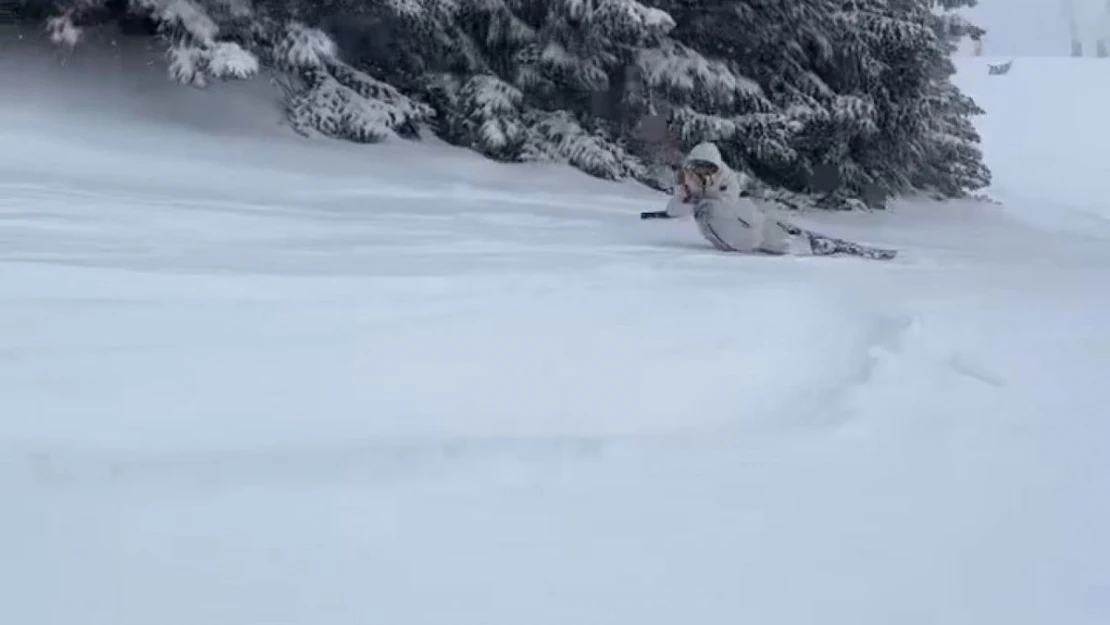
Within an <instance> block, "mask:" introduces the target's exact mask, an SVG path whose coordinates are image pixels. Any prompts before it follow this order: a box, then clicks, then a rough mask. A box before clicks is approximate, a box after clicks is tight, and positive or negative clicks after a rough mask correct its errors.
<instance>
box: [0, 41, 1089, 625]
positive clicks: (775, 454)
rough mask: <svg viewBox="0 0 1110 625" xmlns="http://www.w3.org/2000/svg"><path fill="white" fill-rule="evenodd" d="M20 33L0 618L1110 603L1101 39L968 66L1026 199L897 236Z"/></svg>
mask: <svg viewBox="0 0 1110 625" xmlns="http://www.w3.org/2000/svg"><path fill="white" fill-rule="evenodd" d="M3 43H4V44H5V45H6V46H8V47H7V48H5V49H3V50H0V72H3V74H4V75H5V76H6V77H10V83H9V84H7V85H6V88H5V90H4V91H2V92H0V108H2V109H3V111H4V113H5V114H4V115H3V116H0V263H2V265H0V268H2V270H0V328H3V329H4V333H3V335H2V338H0V500H2V501H3V502H4V512H3V514H2V515H0V622H4V623H20V624H21V625H47V624H49V625H55V624H64V625H133V624H134V625H149V624H151V623H157V624H158V625H178V624H180V625H197V624H199V623H204V624H212V625H246V624H259V625H261V624H266V625H271V624H275V623H281V624H290V625H299V624H306V625H309V624H311V625H347V624H356V623H377V622H392V623H406V624H408V623H412V624H417V623H428V624H431V623H445V622H452V623H459V624H483V625H495V624H500V623H506V624H508V623H531V624H538V625H543V624H549V623H550V624H564V623H571V622H574V623H637V624H640V625H649V624H655V623H659V624H664V623H666V624H671V623H679V622H687V623H726V622H727V623H746V622H753V623H769V624H787V625H793V624H803V623H806V624H808V623H824V624H840V623H843V624H852V625H859V624H870V623H875V624H880V623H882V624H887V623H945V624H956V623H968V624H981V623H1007V624H1009V625H1019V624H1037V625H1041V624H1044V623H1066V624H1069V625H1072V624H1075V625H1078V624H1082V623H1102V622H1106V620H1107V618H1108V617H1110V592H1108V590H1110V588H1108V581H1107V580H1110V541H1107V540H1105V537H1104V534H1105V528H1106V527H1110V504H1107V503H1106V502H1107V501H1110V499H1108V498H1107V495H1108V494H1110V493H1108V492H1107V486H1108V485H1110V479H1108V474H1107V464H1108V461H1107V459H1106V458H1107V456H1106V449H1107V446H1108V444H1110V423H1108V422H1107V419H1106V418H1105V417H1106V415H1107V410H1106V408H1105V406H1106V405H1107V399H1108V398H1110V391H1108V390H1107V388H1106V385H1105V372H1106V371H1108V370H1110V325H1108V321H1107V319H1110V296H1108V295H1107V291H1106V288H1105V286H1104V285H1106V284H1110V245H1108V243H1110V221H1107V220H1108V219H1110V210H1108V209H1106V208H1105V203H1104V202H1102V201H1101V200H1102V198H1105V197H1107V194H1108V192H1110V178H1108V177H1106V176H1099V175H1098V169H1097V167H1098V162H1097V150H1098V149H1100V148H1099V147H1098V146H1104V145H1106V143H1107V140H1110V131H1108V130H1107V129H1108V128H1110V127H1108V126H1107V125H1106V124H1100V123H1099V119H1100V118H1099V117H1098V116H1097V115H1096V112H1095V108H1096V101H1097V100H1098V99H1099V98H1103V97H1104V91H1103V90H1104V89H1105V87H1104V85H1106V84H1110V83H1108V82H1107V81H1106V80H1105V79H1104V77H1103V76H1102V73H1103V72H1105V71H1107V70H1106V69H1104V68H1103V67H1102V66H1100V65H1098V64H1096V63H1094V62H1083V61H1073V60H1070V59H1066V60H1055V61H1053V60H1037V59H1024V58H1019V59H1018V60H1017V62H1016V63H1015V67H1014V71H1013V72H1011V74H1010V75H1008V76H1004V77H998V76H991V77H988V76H987V72H986V67H987V63H989V62H990V61H991V60H990V59H970V60H965V61H962V65H961V68H962V70H963V73H962V74H961V77H960V79H961V83H962V84H964V85H965V86H966V87H967V88H968V89H969V91H971V92H972V93H973V94H974V95H976V96H977V97H979V98H980V99H981V101H982V103H983V104H984V105H985V106H987V107H988V108H990V109H991V114H990V115H989V116H988V117H986V118H984V119H982V120H981V122H982V123H981V127H982V129H983V133H984V138H985V141H986V142H987V149H988V157H989V158H990V160H991V164H992V165H993V166H994V168H995V173H996V187H995V188H994V189H992V190H991V192H992V194H994V195H995V196H996V197H998V198H1000V199H1002V200H1004V202H1005V203H1004V205H1001V206H996V205H990V204H974V203H956V204H952V205H935V204H929V203H909V202H907V203H904V204H900V205H899V206H897V207H896V208H895V209H894V210H892V211H890V212H889V213H886V214H870V215H865V214H850V215H806V216H804V218H803V219H802V222H803V223H805V224H806V225H808V226H812V227H815V228H820V229H822V230H824V231H827V232H829V233H830V234H834V235H842V236H850V237H852V238H855V239H858V240H861V241H864V242H873V243H879V244H884V245H893V246H897V247H899V248H900V249H901V250H902V252H903V253H902V254H901V255H900V256H899V258H898V259H897V260H895V261H893V262H890V263H878V262H864V261H857V260H851V259H812V258H809V259H805V258H802V259H799V258H757V257H735V256H727V255H721V254H718V253H716V252H714V251H712V250H711V249H709V248H708V246H707V245H706V244H705V243H704V242H702V241H701V240H700V239H699V238H698V235H697V233H696V229H695V228H694V227H693V226H692V225H691V224H685V225H683V224H674V223H658V222H641V221H639V220H638V219H636V213H637V212H638V211H640V210H649V209H656V208H658V207H659V205H660V204H661V202H662V201H663V199H664V198H662V197H660V196H658V195H656V194H653V193H651V192H649V191H646V190H644V189H642V188H638V187H636V186H633V185H621V184H613V183H605V182H601V181H598V180H594V179H590V178H588V177H586V176H583V175H581V174H577V173H573V172H571V171H569V170H566V169H563V168H559V167H554V166H547V165H543V166H541V165H534V164H533V165H526V166H503V165H497V164H493V163H490V162H488V161H484V160H482V159H480V158H478V157H475V156H473V155H470V154H468V153H467V152H465V151H460V150H455V149H451V148H447V147H445V146H442V145H439V144H437V143H436V142H434V141H429V142H428V143H427V144H424V145H408V144H405V143H403V142H399V141H391V142H388V143H387V144H385V145H379V146H373V147H366V146H357V145H353V144H345V143H341V142H331V141H326V140H309V139H304V138H301V137H297V136H296V135H294V134H293V133H292V132H291V131H288V130H287V129H285V128H283V127H281V126H280V125H279V119H280V112H279V111H278V109H277V107H276V106H272V105H267V102H268V100H267V98H270V97H271V96H272V94H270V93H268V89H269V87H268V86H267V85H266V83H265V82H264V81H262V80H256V81H253V82H248V83H224V84H217V85H213V86H212V87H211V88H210V90H208V91H205V92H197V91H194V90H185V88H183V87H178V86H174V85H172V84H170V83H169V82H168V81H166V80H165V77H164V73H163V70H162V69H161V68H160V67H158V66H156V65H152V66H150V67H148V66H146V65H144V64H143V63H142V62H140V61H135V60H134V57H128V56H113V55H112V54H111V53H107V52H104V51H103V50H101V51H99V52H98V51H97V49H95V48H94V49H87V50H85V51H84V56H81V54H80V52H75V54H77V56H74V57H72V58H70V59H69V61H68V62H67V64H65V65H64V66H57V65H56V63H55V61H54V58H53V55H52V54H53V53H51V52H44V50H47V48H39V47H36V44H33V43H30V42H21V43H19V44H13V43H11V42H10V41H4V42H3ZM120 45H121V46H124V45H127V44H124V43H121V44H120ZM80 50H81V48H80V47H79V48H78V51H80ZM17 52H18V54H17ZM98 54H99V55H100V56H98ZM151 54H152V55H153V57H156V56H157V52H156V51H155V52H152V53H151ZM153 57H152V58H153ZM129 59H130V60H129ZM131 63H134V65H129V64H131ZM175 89H177V90H184V91H174V90H175ZM1081 94H1082V95H1084V96H1089V99H1083V98H1081V97H1078V96H1079V95H1081ZM1057 111H1059V112H1062V114H1061V115H1057V114H1056V112H1057ZM1049 114H1051V115H1052V117H1051V120H1053V121H1052V123H1030V121H1029V120H1030V119H1037V120H1041V122H1045V121H1046V116H1047V115H1049ZM1100 204H1101V207H1100ZM1100 211H1101V212H1100Z"/></svg>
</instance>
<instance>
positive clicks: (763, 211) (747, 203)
mask: <svg viewBox="0 0 1110 625" xmlns="http://www.w3.org/2000/svg"><path fill="white" fill-rule="evenodd" d="M681 175H682V180H680V181H679V184H678V186H677V187H676V188H675V191H674V196H673V197H671V200H670V201H669V202H668V203H667V208H666V210H665V211H664V212H663V214H660V215H659V216H663V215H665V216H666V217H689V216H691V215H692V216H693V217H694V221H695V222H696V223H697V225H698V230H699V231H700V232H701V235H702V236H703V237H705V239H706V240H707V241H709V243H710V244H712V245H713V247H715V248H717V249H718V250H721V251H724V252H744V253H764V254H776V255H783V254H791V255H799V256H831V255H836V254H844V255H851V256H861V257H864V258H875V259H881V260H887V259H890V258H893V257H894V255H895V252H894V251H892V250H881V249H876V248H869V247H865V246H862V245H858V244H856V243H851V242H849V241H842V240H840V239H834V238H832V237H826V236H824V235H820V234H817V233H815V232H810V231H808V230H803V229H802V228H798V227H797V226H794V225H792V224H790V223H787V222H786V221H785V220H783V219H781V218H780V217H779V216H778V215H777V211H775V210H773V209H769V208H767V207H764V206H760V204H758V203H757V202H756V201H755V200H753V199H752V198H750V197H742V196H741V193H742V189H741V186H742V184H741V179H740V177H739V176H738V175H737V173H736V172H735V171H733V170H732V169H731V168H730V167H729V166H728V165H726V164H725V162H724V159H723V158H721V152H720V150H719V149H717V146H716V144H714V143H710V142H706V143H700V144H698V145H696V146H694V149H692V150H690V153H689V154H688V155H687V156H686V159H685V161H684V162H683V165H682V174H681ZM648 215H651V214H650V213H649V214H645V216H648Z"/></svg>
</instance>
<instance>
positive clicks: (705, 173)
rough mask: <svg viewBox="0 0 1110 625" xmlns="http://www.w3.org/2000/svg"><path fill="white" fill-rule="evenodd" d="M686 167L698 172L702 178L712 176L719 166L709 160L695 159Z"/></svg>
mask: <svg viewBox="0 0 1110 625" xmlns="http://www.w3.org/2000/svg"><path fill="white" fill-rule="evenodd" d="M686 169H687V170H689V171H690V172H692V173H695V174H697V175H698V176H699V177H701V178H710V177H712V176H714V175H716V174H717V169H718V168H717V166H716V165H714V164H713V163H710V162H709V161H693V162H691V163H690V164H689V165H687V166H686Z"/></svg>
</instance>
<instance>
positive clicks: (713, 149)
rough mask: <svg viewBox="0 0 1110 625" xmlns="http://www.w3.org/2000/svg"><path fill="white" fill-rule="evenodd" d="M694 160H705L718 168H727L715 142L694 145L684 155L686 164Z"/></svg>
mask: <svg viewBox="0 0 1110 625" xmlns="http://www.w3.org/2000/svg"><path fill="white" fill-rule="evenodd" d="M694 161H706V162H709V163H713V164H714V165H716V166H717V168H718V169H720V170H724V169H727V166H726V165H725V161H724V159H723V158H721V151H720V150H719V149H717V144H716V143H713V142H710V141H706V142H705V143H699V144H697V145H695V146H694V149H692V150H690V153H689V154H687V155H686V162H685V164H686V165H689V164H690V163H692V162H694Z"/></svg>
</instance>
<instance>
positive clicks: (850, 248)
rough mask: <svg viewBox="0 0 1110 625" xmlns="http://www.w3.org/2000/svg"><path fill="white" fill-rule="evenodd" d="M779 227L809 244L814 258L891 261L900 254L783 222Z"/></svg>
mask: <svg viewBox="0 0 1110 625" xmlns="http://www.w3.org/2000/svg"><path fill="white" fill-rule="evenodd" d="M779 226H780V227H781V228H782V229H783V230H785V231H786V232H787V234H789V235H790V236H792V237H795V238H797V239H801V240H802V241H805V242H807V243H808V244H809V249H810V253H811V254H813V255H814V256H858V257H860V258H869V259H872V260H890V259H892V258H894V257H895V256H896V255H897V253H898V252H896V251H895V250H888V249H882V248H878V247H870V246H867V245H860V244H859V243H853V242H851V241H845V240H844V239H836V238H833V237H828V236H825V235H823V234H819V233H817V232H813V231H812V230H805V229H804V228H799V227H797V226H795V225H792V224H788V223H785V222H781V221H780V222H779Z"/></svg>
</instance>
